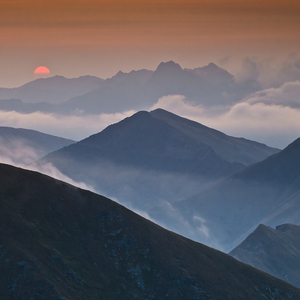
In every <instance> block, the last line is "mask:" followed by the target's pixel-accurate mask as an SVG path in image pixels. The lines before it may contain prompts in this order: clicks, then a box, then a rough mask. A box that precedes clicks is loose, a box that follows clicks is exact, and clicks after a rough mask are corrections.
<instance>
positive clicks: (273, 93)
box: [151, 81, 300, 149]
mask: <svg viewBox="0 0 300 300" xmlns="http://www.w3.org/2000/svg"><path fill="white" fill-rule="evenodd" d="M156 108H163V109H166V110H168V111H170V112H173V113H175V114H178V115H180V116H182V117H185V118H188V119H192V120H194V121H196V122H199V123H202V124H203V125H206V126H208V127H211V128H214V129H217V130H220V131H222V132H224V133H226V134H228V135H232V136H236V137H244V138H247V139H251V140H255V141H259V142H262V143H265V144H267V145H269V146H273V147H277V148H281V149H282V148H284V147H286V146H287V145H288V144H289V143H291V142H292V141H294V140H295V139H297V138H298V137H299V136H300V109H299V108H300V82H299V81H295V82H287V83H285V84H283V85H282V86H280V87H279V88H270V89H265V90H262V91H260V92H257V93H254V94H252V95H250V96H249V97H247V98H245V99H243V100H242V101H241V102H239V103H237V104H235V105H233V106H230V107H222V108H220V107H219V108H205V107H203V106H195V105H192V104H191V103H189V102H188V101H186V99H185V98H184V96H181V95H171V96H167V97H163V98H160V99H159V101H158V102H157V103H156V104H155V105H154V106H153V107H152V108H151V109H156Z"/></svg>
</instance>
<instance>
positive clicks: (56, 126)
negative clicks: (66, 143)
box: [0, 111, 135, 141]
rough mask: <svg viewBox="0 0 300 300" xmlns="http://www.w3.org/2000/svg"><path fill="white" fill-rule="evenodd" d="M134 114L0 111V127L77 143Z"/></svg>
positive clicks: (132, 112)
mask: <svg viewBox="0 0 300 300" xmlns="http://www.w3.org/2000/svg"><path fill="white" fill-rule="evenodd" d="M134 113H135V111H126V112H123V113H115V114H100V115H88V116H80V115H59V114H47V113H42V112H34V113H30V114H23V113H18V112H15V111H9V112H6V111H0V126H8V127H15V128H26V129H33V130H37V131H40V132H43V133H47V134H52V135H56V136H60V137H65V138H69V139H73V140H76V141H79V140H81V139H84V138H86V137H87V136H90V135H91V134H94V133H98V132H99V131H101V130H103V129H104V128H105V127H107V126H108V125H110V124H112V123H116V122H119V121H121V120H122V119H124V118H126V117H129V116H131V115H132V114H134Z"/></svg>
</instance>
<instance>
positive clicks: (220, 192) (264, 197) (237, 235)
mask: <svg viewBox="0 0 300 300" xmlns="http://www.w3.org/2000/svg"><path fill="white" fill-rule="evenodd" d="M299 186H300V139H297V140H296V141H294V142H293V143H292V144H290V145H289V146H288V147H286V148H285V149H284V150H282V151H281V152H279V153H277V154H274V155H272V156H270V157H268V158H266V159H265V160H263V161H262V162H259V163H256V164H253V165H250V166H249V167H247V168H246V169H244V170H242V171H241V172H238V173H236V174H234V175H232V176H231V177H229V178H228V179H226V180H224V181H222V182H220V183H218V184H216V185H215V186H213V187H211V188H210V189H208V190H207V191H204V192H201V193H199V194H197V195H195V196H193V197H191V198H190V199H188V200H185V201H182V202H180V203H178V209H180V211H183V210H185V211H186V218H189V219H191V218H192V216H193V215H196V216H198V217H201V218H202V219H204V220H205V221H206V226H207V227H208V229H209V237H208V239H209V240H217V241H218V242H219V243H220V245H223V247H224V249H225V250H230V249H232V248H233V247H235V246H237V245H238V244H239V243H240V242H241V241H242V240H243V239H245V238H246V236H248V235H249V234H250V233H251V232H252V231H253V230H254V229H255V228H256V227H257V226H258V224H260V223H262V224H266V225H268V226H271V227H275V226H277V225H279V224H283V223H293V224H300V218H299V209H300V197H299ZM208 243H209V242H208Z"/></svg>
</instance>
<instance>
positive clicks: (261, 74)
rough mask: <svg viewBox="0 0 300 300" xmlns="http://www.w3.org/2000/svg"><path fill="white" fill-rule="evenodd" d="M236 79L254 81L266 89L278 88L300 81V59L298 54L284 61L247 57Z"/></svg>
mask: <svg viewBox="0 0 300 300" xmlns="http://www.w3.org/2000/svg"><path fill="white" fill-rule="evenodd" d="M235 79H236V81H237V82H243V81H247V80H254V81H256V82H258V83H259V84H260V85H261V86H262V87H263V88H264V89H266V88H271V87H275V88H278V87H280V86H281V85H282V84H284V83H286V82H292V81H297V80H300V57H299V55H298V54H297V53H291V54H289V55H288V56H287V57H285V59H284V60H282V61H275V60H274V59H272V58H268V59H264V60H262V59H259V58H257V57H246V58H244V59H243V62H242V66H241V69H240V70H239V71H238V72H237V74H236V76H235Z"/></svg>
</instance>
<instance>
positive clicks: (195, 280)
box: [0, 164, 300, 300]
mask: <svg viewBox="0 0 300 300" xmlns="http://www.w3.org/2000/svg"><path fill="white" fill-rule="evenodd" d="M0 176H1V182H0V223H1V226H0V232H1V234H0V267H1V272H0V279H1V280H0V297H1V299H24V300H27V299H28V300H29V299H39V300H42V299H60V300H63V299H65V300H67V299H91V300H93V299H168V298H169V299H203V300H204V299H222V300H227V299H228V300H229V299H234V300H242V299H243V300H244V299H249V300H250V299H251V300H253V299H257V300H259V299H269V300H287V299H289V300H296V299H299V298H300V290H299V289H297V288H295V287H293V286H292V285H289V284H288V283H286V282H284V281H281V280H279V279H276V278H274V277H272V276H270V275H268V274H266V273H263V272H261V271H259V270H257V269H255V268H252V267H250V266H247V265H245V264H243V263H241V262H238V261H237V260H235V259H234V258H232V257H230V256H229V255H226V254H224V253H221V252H219V251H217V250H214V249H211V248H209V247H206V246H204V245H202V244H199V243H196V242H193V241H191V240H189V239H186V238H184V237H182V236H179V235H177V234H174V233H172V232H170V231H167V230H164V229H163V228H161V227H159V226H157V225H155V224H154V223H152V222H150V221H148V220H146V219H144V218H142V217H140V216H138V215H136V214H134V213H133V212H131V211H129V210H128V209H126V208H124V207H122V206H121V205H119V204H117V203H115V202H113V201H111V200H109V199H107V198H104V197H102V196H99V195H97V194H94V193H91V192H89V191H85V190H81V189H78V188H75V187H73V186H71V185H69V184H66V183H64V182H61V181H57V180H54V179H52V178H50V177H48V176H45V175H42V174H39V173H36V172H32V171H26V170H22V169H18V168H15V167H12V166H9V165H3V164H0Z"/></svg>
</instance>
